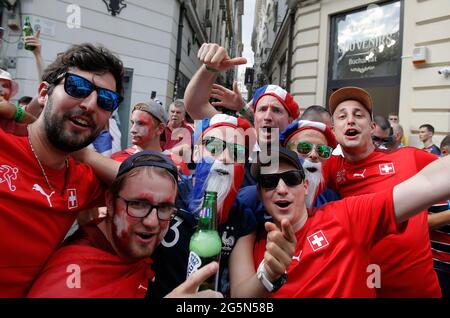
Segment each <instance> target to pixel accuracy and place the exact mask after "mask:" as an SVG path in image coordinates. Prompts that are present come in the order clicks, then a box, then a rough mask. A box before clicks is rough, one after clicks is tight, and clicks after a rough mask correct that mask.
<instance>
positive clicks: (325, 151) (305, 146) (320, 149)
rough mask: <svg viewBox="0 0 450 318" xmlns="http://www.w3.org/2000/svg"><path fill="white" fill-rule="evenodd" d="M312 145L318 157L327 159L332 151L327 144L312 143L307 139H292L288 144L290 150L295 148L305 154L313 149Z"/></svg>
mask: <svg viewBox="0 0 450 318" xmlns="http://www.w3.org/2000/svg"><path fill="white" fill-rule="evenodd" d="M314 147H315V148H316V152H317V154H318V155H319V157H320V158H323V159H328V158H330V156H331V153H332V152H333V148H331V147H329V146H327V145H320V144H319V145H318V144H313V143H311V142H308V141H294V142H291V143H290V144H289V145H288V148H289V149H290V150H294V151H295V150H297V152H298V153H299V154H301V155H304V156H307V155H308V154H309V153H310V152H311V151H313V149H314Z"/></svg>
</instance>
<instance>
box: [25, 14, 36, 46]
mask: <svg viewBox="0 0 450 318" xmlns="http://www.w3.org/2000/svg"><path fill="white" fill-rule="evenodd" d="M22 32H23V36H30V35H33V34H34V31H33V28H32V27H31V23H30V17H29V16H25V22H24V23H23V28H22ZM35 48H36V47H35V46H33V45H28V44H25V50H29V51H33V50H34V49H35Z"/></svg>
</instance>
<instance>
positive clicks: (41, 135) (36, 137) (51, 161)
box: [28, 116, 68, 169]
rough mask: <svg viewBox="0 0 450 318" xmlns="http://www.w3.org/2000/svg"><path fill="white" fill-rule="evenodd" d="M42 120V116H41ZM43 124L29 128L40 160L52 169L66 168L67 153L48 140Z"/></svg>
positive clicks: (32, 125)
mask: <svg viewBox="0 0 450 318" xmlns="http://www.w3.org/2000/svg"><path fill="white" fill-rule="evenodd" d="M41 118H42V116H41ZM43 124H44V123H43V122H41V121H37V122H35V123H33V124H31V125H29V127H28V134H29V137H30V142H31V144H32V146H33V149H34V151H35V153H36V156H37V157H38V158H39V161H40V162H41V163H42V164H43V165H45V166H47V167H49V168H52V169H62V168H64V167H65V162H66V158H67V155H68V154H67V153H65V152H63V151H61V150H59V149H57V148H55V147H54V146H53V145H52V144H51V143H50V141H49V140H48V138H47V136H46V134H45V129H44V128H43Z"/></svg>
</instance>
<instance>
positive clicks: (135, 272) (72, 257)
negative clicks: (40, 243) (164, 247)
mask: <svg viewBox="0 0 450 318" xmlns="http://www.w3.org/2000/svg"><path fill="white" fill-rule="evenodd" d="M177 180H178V171H177V168H176V166H175V165H174V164H173V162H172V161H170V160H169V159H168V158H167V157H166V156H165V155H162V154H161V153H160V152H155V151H142V152H138V153H137V154H134V155H132V156H131V157H129V158H128V159H126V160H125V161H124V162H123V163H122V164H121V166H120V168H119V172H118V173H117V176H116V178H115V180H114V182H113V184H112V185H111V187H110V188H109V190H108V191H107V192H106V204H107V216H106V217H105V218H103V219H100V220H97V221H94V222H91V223H89V224H86V225H84V226H82V227H81V228H80V229H78V230H77V232H75V233H74V235H72V236H71V237H70V238H69V239H68V240H66V241H65V243H64V245H63V247H61V248H60V249H59V250H58V251H57V252H56V253H55V254H54V255H53V256H52V257H51V258H50V260H49V261H48V263H47V264H46V266H45V268H44V270H43V271H42V272H41V273H40V275H39V277H38V278H37V279H36V281H35V283H34V284H33V286H32V288H31V291H30V293H29V294H28V297H33V298H35V297H39V298H42V297H45V298H53V297H58V298H73V297H82V298H92V297H102V298H116V297H120V298H136V297H144V296H145V295H146V292H147V284H148V280H149V279H151V278H152V276H153V273H152V272H151V270H150V264H151V259H150V256H151V255H152V253H153V251H154V250H155V249H156V247H157V246H158V245H159V243H160V242H161V240H162V238H163V237H164V235H165V233H166V232H167V229H168V226H169V221H170V220H171V219H172V218H173V216H174V215H175V214H176V210H177V209H176V208H175V205H174V203H175V197H176V193H177ZM153 212H155V213H153ZM217 269H218V268H217V264H210V266H209V268H205V269H204V270H203V271H202V272H200V273H199V276H197V277H194V278H190V279H189V280H188V281H187V282H186V283H184V284H182V285H181V286H179V287H178V288H177V289H176V290H174V291H173V292H172V293H170V294H169V295H167V296H168V297H189V296H198V297H218V296H220V294H219V293H217V292H214V291H202V292H200V293H198V294H196V292H197V289H198V286H199V284H200V283H201V282H202V281H203V280H204V279H206V278H207V277H209V276H210V275H211V274H213V273H214V272H215V271H217Z"/></svg>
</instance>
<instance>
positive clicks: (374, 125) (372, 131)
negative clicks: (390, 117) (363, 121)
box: [370, 121, 376, 135]
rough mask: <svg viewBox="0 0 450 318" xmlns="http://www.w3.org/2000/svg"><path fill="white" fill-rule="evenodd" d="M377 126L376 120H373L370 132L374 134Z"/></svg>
mask: <svg viewBox="0 0 450 318" xmlns="http://www.w3.org/2000/svg"><path fill="white" fill-rule="evenodd" d="M375 127H376V124H375V122H374V121H372V122H371V123H370V134H371V135H373V133H374V131H375Z"/></svg>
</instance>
